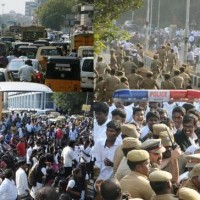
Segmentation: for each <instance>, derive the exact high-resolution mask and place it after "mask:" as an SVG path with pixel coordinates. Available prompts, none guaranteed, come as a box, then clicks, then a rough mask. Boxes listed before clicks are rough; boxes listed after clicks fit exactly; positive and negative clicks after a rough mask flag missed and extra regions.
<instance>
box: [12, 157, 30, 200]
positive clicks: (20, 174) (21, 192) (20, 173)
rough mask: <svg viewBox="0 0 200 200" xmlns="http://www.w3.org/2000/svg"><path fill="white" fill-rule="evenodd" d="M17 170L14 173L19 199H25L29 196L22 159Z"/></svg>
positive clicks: (24, 161) (24, 165) (24, 164)
mask: <svg viewBox="0 0 200 200" xmlns="http://www.w3.org/2000/svg"><path fill="white" fill-rule="evenodd" d="M18 166H19V169H18V170H17V171H16V178H15V180H16V186H17V194H18V197H19V199H21V198H22V197H23V198H25V197H26V196H28V195H29V187H28V178H27V175H26V172H25V169H26V160H24V159H22V160H19V161H18Z"/></svg>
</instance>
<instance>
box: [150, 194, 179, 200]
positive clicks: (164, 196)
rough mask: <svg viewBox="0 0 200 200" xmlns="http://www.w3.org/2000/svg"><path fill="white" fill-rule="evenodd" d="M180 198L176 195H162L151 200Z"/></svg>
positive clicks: (175, 199) (176, 199)
mask: <svg viewBox="0 0 200 200" xmlns="http://www.w3.org/2000/svg"><path fill="white" fill-rule="evenodd" d="M178 199H179V198H178V197H177V196H175V195H174V194H162V195H156V196H152V197H151V199H150V200H178Z"/></svg>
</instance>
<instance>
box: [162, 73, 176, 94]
mask: <svg viewBox="0 0 200 200" xmlns="http://www.w3.org/2000/svg"><path fill="white" fill-rule="evenodd" d="M170 78H171V76H170V74H164V79H165V80H164V81H162V82H161V89H166V90H167V89H169V90H170V89H176V86H175V85H174V83H173V82H172V81H171V80H170Z"/></svg>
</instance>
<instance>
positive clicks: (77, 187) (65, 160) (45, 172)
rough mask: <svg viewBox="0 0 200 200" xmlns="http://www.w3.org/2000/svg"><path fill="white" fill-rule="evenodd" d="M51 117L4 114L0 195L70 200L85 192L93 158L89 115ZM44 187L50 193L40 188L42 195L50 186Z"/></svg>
mask: <svg viewBox="0 0 200 200" xmlns="http://www.w3.org/2000/svg"><path fill="white" fill-rule="evenodd" d="M56 114H58V113H56ZM49 117H50V116H36V115H34V114H30V113H26V112H21V113H18V112H14V111H12V112H11V113H9V114H5V115H4V116H3V117H2V121H1V122H0V199H1V200H16V199H18V200H20V199H23V200H31V199H35V200H44V199H48V198H50V199H51V200H57V199H62V200H70V199H85V198H86V197H87V196H88V194H87V185H88V181H89V180H90V179H92V176H93V170H92V169H93V163H94V162H93V160H92V158H93V156H92V149H93V139H92V137H91V131H92V129H93V128H92V127H93V121H92V118H90V117H84V116H77V117H75V116H68V115H66V116H62V117H60V119H62V120H59V121H57V122H55V120H51V118H49ZM51 117H52V116H51ZM48 186H49V187H51V189H50V192H52V195H51V196H49V197H48V198H44V197H42V196H41V195H40V189H41V191H44V192H42V194H43V193H45V192H46V191H49V190H48ZM54 192H55V194H54V195H53V193H54ZM46 194H47V195H48V193H46ZM43 195H44V194H43ZM88 199H89V198H88Z"/></svg>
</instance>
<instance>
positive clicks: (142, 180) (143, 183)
mask: <svg viewBox="0 0 200 200" xmlns="http://www.w3.org/2000/svg"><path fill="white" fill-rule="evenodd" d="M127 160H128V161H127V164H128V166H129V168H130V169H131V172H130V173H129V174H128V175H126V176H125V177H123V178H122V179H121V181H120V184H121V187H122V191H127V192H129V193H130V195H131V197H133V198H142V199H144V200H149V199H150V198H151V196H152V195H153V194H154V191H153V190H152V188H151V186H150V184H149V180H148V178H147V177H148V175H149V165H150V161H149V153H148V152H147V151H145V150H132V151H130V152H129V153H128V155H127Z"/></svg>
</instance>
